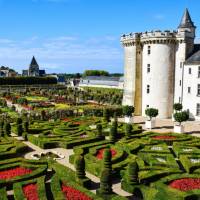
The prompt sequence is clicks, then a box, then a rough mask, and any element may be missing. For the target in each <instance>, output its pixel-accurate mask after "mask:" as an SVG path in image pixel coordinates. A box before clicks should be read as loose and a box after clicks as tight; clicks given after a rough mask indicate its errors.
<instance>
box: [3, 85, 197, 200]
mask: <svg viewBox="0 0 200 200" xmlns="http://www.w3.org/2000/svg"><path fill="white" fill-rule="evenodd" d="M94 91H95V92H94ZM94 91H91V90H90V89H87V90H86V91H85V90H84V89H81V90H77V89H67V90H66V91H55V90H40V91H30V90H29V91H28V90H27V91H20V92H16V93H9V92H4V93H2V94H1V99H0V115H1V117H0V149H1V151H0V158H1V159H0V199H2V200H11V199H16V200H21V199H28V200H38V199H42V200H45V199H50V200H53V199H55V200H62V199H63V200H64V199H67V200H92V199H93V200H96V199H99V200H100V199H102V200H104V199H105V200H106V199H113V200H125V199H141V200H142V199H144V200H169V199H170V200H179V199H180V200H182V199H186V200H193V199H194V200H195V199H199V198H200V149H199V148H200V139H199V138H197V137H193V136H191V135H189V134H183V133H182V134H178V133H173V132H170V133H162V134H161V133H156V132H154V131H153V129H152V130H148V131H147V130H143V129H142V127H141V125H140V124H134V123H130V122H131V121H130V117H131V116H132V114H133V113H134V108H133V107H127V106H125V107H122V106H119V105H118V103H119V102H118V103H117V100H116V102H115V103H113V102H112V103H111V102H110V103H108V102H109V101H111V100H112V98H109V101H108V100H104V101H102V100H101V101H98V98H97V97H96V96H95V97H94V96H93V98H91V96H92V95H95V94H97V93H98V95H97V96H99V99H106V98H105V97H104V96H106V95H107V93H106V92H105V91H104V92H97V91H98V90H96V89H94ZM113 92H114V93H113ZM115 92H116V91H109V93H110V95H111V96H112V95H116V96H117V97H116V99H118V98H119V99H120V98H121V97H120V95H121V94H120V92H119V91H117V93H115ZM87 93H90V94H89V95H87ZM103 97H104V98H103ZM107 98H108V95H107ZM91 100H92V101H93V102H92V103H91V102H90V101H91ZM120 101H121V99H120ZM57 104H58V105H59V106H58V105H57ZM119 104H120V103H119ZM39 105H40V106H39ZM56 105H57V106H56ZM175 107H176V108H178V107H180V105H179V106H178V105H176V106H175ZM180 110H181V109H177V110H176V111H177V112H175V114H174V118H175V120H176V121H177V123H181V122H182V121H184V120H185V121H186V120H187V116H186V113H184V111H183V112H182V111H180ZM158 112H159V111H158V110H156V109H153V108H150V109H147V110H146V114H147V116H149V120H150V121H152V119H153V118H154V117H156V116H157V114H158ZM124 117H125V118H126V119H127V120H125V121H126V123H124V122H121V121H120V120H119V119H121V118H124ZM128 119H129V120H128Z"/></svg>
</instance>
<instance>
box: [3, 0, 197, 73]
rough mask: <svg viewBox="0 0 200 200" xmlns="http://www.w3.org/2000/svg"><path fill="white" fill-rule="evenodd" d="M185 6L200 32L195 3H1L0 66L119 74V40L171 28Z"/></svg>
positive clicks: (142, 0) (106, 0)
mask: <svg viewBox="0 0 200 200" xmlns="http://www.w3.org/2000/svg"><path fill="white" fill-rule="evenodd" d="M186 7H188V8H189V11H190V14H191V17H192V20H193V21H194V23H195V25H196V26H197V27H200V14H199V10H200V1H199V0H0V10H1V12H0V27H1V28H0V65H5V66H12V67H13V68H14V69H16V70H17V71H19V72H20V71H21V70H22V69H26V68H27V67H28V65H29V63H30V60H31V57H32V55H35V57H36V59H37V60H38V63H39V65H40V67H41V68H43V69H47V71H48V72H61V73H62V72H66V73H74V72H83V71H84V70H85V69H104V70H108V71H110V72H123V49H122V47H121V45H120V41H119V40H120V35H122V34H123V33H130V32H143V31H146V30H158V29H161V30H166V29H167V30H173V29H176V27H177V26H178V24H179V22H180V20H181V17H182V14H183V11H184V9H185V8H186ZM199 36H200V35H199V29H197V40H198V38H199Z"/></svg>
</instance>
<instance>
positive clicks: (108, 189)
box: [98, 169, 112, 195]
mask: <svg viewBox="0 0 200 200" xmlns="http://www.w3.org/2000/svg"><path fill="white" fill-rule="evenodd" d="M98 194H100V195H109V194H112V178H111V171H110V170H109V169H103V170H102V172H101V177H100V188H99V190H98Z"/></svg>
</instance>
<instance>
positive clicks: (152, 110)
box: [145, 108, 158, 120]
mask: <svg viewBox="0 0 200 200" xmlns="http://www.w3.org/2000/svg"><path fill="white" fill-rule="evenodd" d="M145 114H146V115H147V116H148V117H149V119H150V120H152V118H153V117H156V116H158V109H156V108H147V109H146V110H145Z"/></svg>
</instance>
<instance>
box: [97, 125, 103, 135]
mask: <svg viewBox="0 0 200 200" xmlns="http://www.w3.org/2000/svg"><path fill="white" fill-rule="evenodd" d="M96 137H97V138H102V137H103V134H102V125H101V124H97V135H96Z"/></svg>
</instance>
